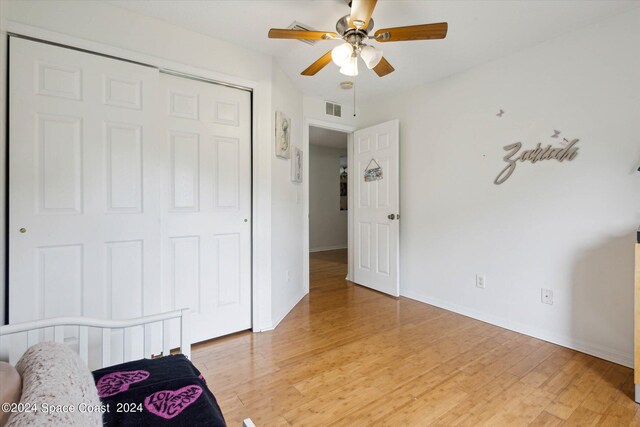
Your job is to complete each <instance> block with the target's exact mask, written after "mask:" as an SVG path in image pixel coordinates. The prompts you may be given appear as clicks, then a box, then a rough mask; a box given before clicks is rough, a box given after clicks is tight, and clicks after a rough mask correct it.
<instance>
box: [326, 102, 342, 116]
mask: <svg viewBox="0 0 640 427" xmlns="http://www.w3.org/2000/svg"><path fill="white" fill-rule="evenodd" d="M325 112H326V113H327V116H334V117H342V106H341V105H339V104H335V103H333V102H329V101H326V103H325Z"/></svg>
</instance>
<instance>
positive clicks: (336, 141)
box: [309, 126, 347, 149]
mask: <svg viewBox="0 0 640 427" xmlns="http://www.w3.org/2000/svg"><path fill="white" fill-rule="evenodd" d="M309 144H311V145H321V146H323V147H333V148H344V149H346V148H347V134H346V133H344V132H338V131H335V130H331V129H324V128H318V127H315V126H309Z"/></svg>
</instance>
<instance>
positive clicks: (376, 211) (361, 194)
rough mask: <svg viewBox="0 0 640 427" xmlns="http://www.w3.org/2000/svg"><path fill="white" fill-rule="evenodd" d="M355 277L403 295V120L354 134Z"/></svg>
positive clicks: (381, 289) (367, 285) (378, 289)
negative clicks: (400, 273)
mask: <svg viewBox="0 0 640 427" xmlns="http://www.w3.org/2000/svg"><path fill="white" fill-rule="evenodd" d="M353 142H354V144H353V158H354V161H353V165H354V166H355V167H354V172H355V173H354V174H353V175H352V176H353V178H352V179H353V180H354V185H353V190H354V197H353V201H354V203H353V205H354V206H353V237H354V239H353V241H354V250H353V281H354V282H355V283H357V284H359V285H362V286H366V287H368V288H371V289H375V290H376V291H380V292H384V293H386V294H389V295H392V296H395V297H397V296H399V295H400V281H399V274H398V264H399V244H400V241H399V240H400V239H399V237H400V236H399V235H400V233H399V231H400V225H399V219H400V214H399V211H400V177H399V172H400V170H399V165H400V159H399V122H398V120H392V121H390V122H386V123H382V124H379V125H376V126H372V127H369V128H366V129H361V130H358V131H356V132H355V133H354V134H353Z"/></svg>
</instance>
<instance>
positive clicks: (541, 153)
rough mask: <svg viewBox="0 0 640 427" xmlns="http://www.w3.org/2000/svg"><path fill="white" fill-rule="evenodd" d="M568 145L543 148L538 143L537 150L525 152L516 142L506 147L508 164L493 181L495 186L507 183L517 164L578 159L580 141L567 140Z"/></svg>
mask: <svg viewBox="0 0 640 427" xmlns="http://www.w3.org/2000/svg"><path fill="white" fill-rule="evenodd" d="M566 141H567V142H568V144H566V145H565V146H564V147H553V146H551V145H548V146H547V147H545V148H542V144H541V143H539V142H538V145H537V146H536V148H534V149H531V150H524V151H522V152H520V149H521V148H522V142H516V143H515V144H509V145H505V146H504V150H505V151H508V153H507V155H506V156H504V161H505V162H507V166H505V168H504V169H502V172H500V173H499V174H498V176H497V177H496V179H495V180H494V181H493V183H494V184H496V185H500V184H502V183H503V182H505V181H506V180H507V179H509V177H510V176H511V174H512V173H513V171H514V170H515V168H516V164H517V163H516V162H518V161H519V162H531V163H537V162H539V161H542V160H557V161H559V162H564V161H565V160H567V161H571V160H573V159H575V158H576V156H577V155H578V147H576V144H577V143H578V141H579V139H574V140H572V141H569V140H566Z"/></svg>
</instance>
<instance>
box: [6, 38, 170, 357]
mask: <svg viewBox="0 0 640 427" xmlns="http://www.w3.org/2000/svg"><path fill="white" fill-rule="evenodd" d="M10 40H11V41H10V43H11V45H10V61H9V63H10V71H9V73H10V93H9V99H10V107H9V114H10V120H9V134H10V141H9V170H10V174H9V185H10V188H9V321H10V322H11V323H15V322H22V321H27V320H34V319H40V318H48V317H55V316H63V315H65V316H74V315H76V316H91V317H102V318H116V319H117V318H131V317H138V316H142V315H147V314H152V313H155V312H158V311H160V309H161V281H160V279H161V276H160V224H159V222H158V212H159V209H160V185H159V180H158V179H157V177H158V166H159V160H160V153H161V151H160V150H161V144H160V142H159V141H160V138H159V136H160V135H161V134H160V133H159V132H158V130H157V126H156V123H157V117H158V114H157V112H156V111H157V104H158V99H157V87H158V74H159V73H158V71H157V70H156V69H153V68H150V67H145V66H141V65H136V64H132V63H127V62H123V61H118V60H114V59H110V58H105V57H101V56H97V55H91V54H87V53H83V52H78V51H75V50H71V49H66V48H61V47H56V46H51V45H47V44H43V43H38V42H33V41H28V40H24V39H19V38H13V37H12V38H11V39H10ZM76 333H77V332H76V331H74V330H73V329H72V328H68V330H67V333H66V338H67V341H69V342H73V340H74V338H76V335H75V334H76ZM131 334H132V340H133V341H134V342H135V343H136V344H135V345H134V348H133V350H132V351H134V352H137V353H138V354H139V355H142V342H143V340H142V329H141V328H138V329H136V330H133V331H131ZM117 338H118V337H113V342H114V347H113V348H112V351H113V356H114V357H113V360H114V361H117V360H118V358H117V356H118V354H119V355H120V356H121V355H122V349H121V348H119V347H118V346H119V345H121V341H120V340H119V339H117ZM146 338H147V339H151V336H150V335H148V336H147V337H146ZM147 350H148V351H153V349H152V348H151V347H150V346H147Z"/></svg>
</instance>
